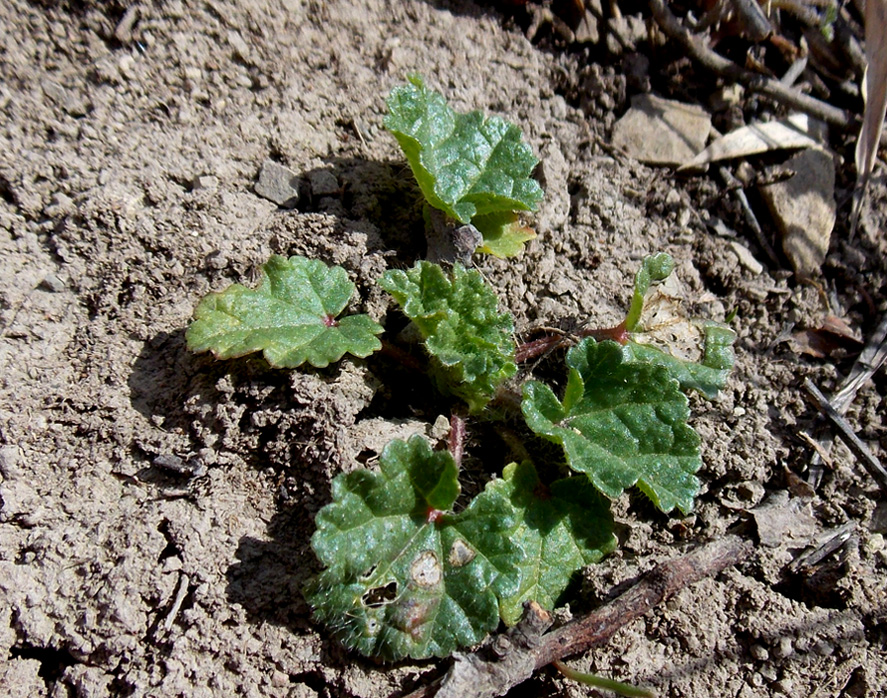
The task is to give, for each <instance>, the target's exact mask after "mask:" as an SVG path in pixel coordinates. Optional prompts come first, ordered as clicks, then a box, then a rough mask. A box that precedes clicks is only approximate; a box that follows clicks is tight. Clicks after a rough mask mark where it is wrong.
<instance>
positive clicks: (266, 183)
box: [255, 160, 299, 208]
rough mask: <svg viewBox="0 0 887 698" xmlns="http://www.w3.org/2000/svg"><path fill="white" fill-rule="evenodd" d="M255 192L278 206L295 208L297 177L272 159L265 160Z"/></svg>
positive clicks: (297, 189)
mask: <svg viewBox="0 0 887 698" xmlns="http://www.w3.org/2000/svg"><path fill="white" fill-rule="evenodd" d="M255 192H256V194H258V195H259V196H261V197H262V198H264V199H268V200H269V201H273V202H274V203H275V204H277V205H278V206H283V207H284V208H295V207H296V205H297V204H298V203H299V178H298V176H296V173H295V172H293V171H292V170H290V169H289V168H287V167H284V166H283V165H279V164H278V163H276V162H274V161H273V160H265V162H264V163H262V170H261V171H260V172H259V181H258V182H256V186H255Z"/></svg>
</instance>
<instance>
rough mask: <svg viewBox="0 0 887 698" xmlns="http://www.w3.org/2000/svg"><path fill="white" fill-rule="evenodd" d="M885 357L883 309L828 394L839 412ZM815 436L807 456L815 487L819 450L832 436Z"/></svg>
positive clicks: (886, 333) (886, 334) (886, 337)
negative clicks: (812, 450) (814, 447)
mask: <svg viewBox="0 0 887 698" xmlns="http://www.w3.org/2000/svg"><path fill="white" fill-rule="evenodd" d="M885 360H887V313H884V315H883V317H882V318H881V321H880V322H879V323H878V326H877V328H875V331H874V333H873V334H872V336H871V337H870V338H869V340H868V342H867V343H866V345H865V349H863V350H862V353H861V354H860V355H859V358H857V359H856V363H854V364H853V368H852V369H850V373H848V374H847V376H846V378H844V380H843V381H841V384H840V385H839V386H838V389H837V390H836V391H835V394H834V395H832V396H831V400H830V402H831V405H832V407H834V408H835V409H836V410H837V411H838V414H841V415H843V414H844V413H845V412H846V411H847V408H848V407H849V406H850V404H851V403H852V402H853V400H854V399H855V398H856V393H857V392H858V391H859V389H860V388H861V387H862V386H863V385H865V384H866V383H867V382H868V381H869V379H870V378H871V377H872V376H873V375H874V374H875V372H876V371H877V370H878V369H880V368H881V366H882V365H883V364H884V362H885ZM817 440H818V443H819V447H818V449H817V452H816V453H814V454H813V457H812V458H811V459H810V475H809V477H808V482H809V483H810V484H811V485H813V487H814V488H816V487H817V486H818V484H819V480H820V479H821V477H822V461H823V460H824V458H823V456H822V454H823V453H824V454H826V456H827V455H828V452H829V450H830V449H831V447H832V442H833V441H834V437H833V435H832V433H831V432H829V433H827V434H825V435H823V436H820V437H818V439H817Z"/></svg>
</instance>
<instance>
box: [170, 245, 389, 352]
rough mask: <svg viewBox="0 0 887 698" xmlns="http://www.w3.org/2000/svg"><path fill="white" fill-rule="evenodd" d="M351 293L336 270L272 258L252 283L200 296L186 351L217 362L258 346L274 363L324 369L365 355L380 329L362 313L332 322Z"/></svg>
mask: <svg viewBox="0 0 887 698" xmlns="http://www.w3.org/2000/svg"><path fill="white" fill-rule="evenodd" d="M353 293H354V284H352V283H351V282H350V281H349V280H348V275H347V273H346V272H345V270H344V269H342V268H341V267H328V266H327V265H326V264H324V263H323V262H321V261H319V260H315V259H307V258H305V257H298V256H296V257H290V258H289V259H287V258H286V257H281V256H280V255H274V256H272V257H271V259H269V260H268V262H267V263H266V264H265V265H264V267H263V274H262V278H261V281H260V283H259V286H258V288H256V289H250V288H246V287H245V286H241V285H240V284H234V285H233V286H230V287H228V288H227V289H225V290H224V291H222V292H221V293H210V294H209V295H207V296H206V297H205V298H203V300H201V301H200V303H199V305H198V306H197V309H196V310H195V311H194V318H195V319H194V322H192V323H191V326H190V327H189V328H188V331H187V333H186V338H187V342H188V348H189V349H191V350H192V351H195V352H202V351H207V350H209V351H212V353H213V354H215V356H216V357H217V358H220V359H230V358H234V357H237V356H244V355H246V354H251V353H252V352H255V351H262V352H264V355H265V359H266V360H267V361H268V363H270V364H271V365H272V366H277V367H280V368H295V367H297V366H300V365H302V364H303V363H305V362H307V363H310V364H311V365H312V366H316V367H318V368H322V367H324V366H327V365H328V364H329V363H330V362H331V361H338V360H339V359H340V358H342V356H343V355H344V354H346V353H350V354H353V355H354V356H359V357H365V356H369V355H370V354H372V353H373V352H374V351H377V350H378V349H379V348H380V347H381V343H380V342H379V340H378V339H377V338H376V335H378V334H381V332H382V327H381V326H380V325H379V324H378V323H376V322H374V321H373V320H371V319H370V317H369V316H367V315H350V316H348V317H344V318H341V319H337V316H338V315H339V313H341V312H342V310H343V309H344V308H345V306H346V305H347V303H348V301H349V300H350V298H351V296H352V295H353Z"/></svg>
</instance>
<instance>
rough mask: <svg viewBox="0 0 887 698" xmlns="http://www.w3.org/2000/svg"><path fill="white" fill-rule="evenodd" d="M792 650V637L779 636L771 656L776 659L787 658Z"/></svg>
mask: <svg viewBox="0 0 887 698" xmlns="http://www.w3.org/2000/svg"><path fill="white" fill-rule="evenodd" d="M794 651H795V648H794V647H793V646H792V639H791V638H790V637H781V638H779V641H778V642H777V643H776V646H775V647H774V648H773V656H774V657H776V658H777V659H787V658H788V657H790V656H791V655H792V653H793V652H794Z"/></svg>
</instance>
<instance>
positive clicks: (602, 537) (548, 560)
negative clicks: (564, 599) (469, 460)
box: [478, 462, 616, 625]
mask: <svg viewBox="0 0 887 698" xmlns="http://www.w3.org/2000/svg"><path fill="white" fill-rule="evenodd" d="M486 498H491V499H494V500H495V499H503V500H505V501H506V502H507V504H508V506H509V507H511V508H513V510H514V514H515V517H516V518H517V520H518V525H517V527H516V528H515V529H514V531H513V532H512V533H511V534H510V538H511V541H512V542H513V543H515V544H517V545H518V546H519V547H520V548H521V550H522V551H523V557H522V560H521V563H520V565H519V566H518V572H519V580H520V581H519V585H518V588H517V590H516V591H515V593H514V594H511V595H509V596H505V597H502V598H500V599H499V612H500V614H501V615H502V620H504V621H505V623H506V624H508V625H514V624H515V623H517V621H519V620H520V618H521V616H522V615H523V604H524V602H525V601H531V600H532V601H536V602H537V603H539V604H540V605H541V606H542V607H544V608H546V609H549V610H550V609H553V608H554V607H555V605H556V604H557V601H558V598H559V597H560V596H561V595H562V594H563V593H564V591H565V590H566V589H567V586H568V585H569V583H570V581H571V579H572V578H573V575H574V574H575V573H576V572H577V571H578V570H580V569H581V568H583V567H584V566H585V565H589V564H592V563H595V562H600V560H601V558H602V557H603V556H604V555H606V554H607V553H610V552H612V551H613V550H614V549H615V547H616V537H615V536H614V535H613V516H612V514H611V513H610V503H609V501H608V500H606V499H604V498H603V497H602V496H601V495H600V494H598V492H597V490H595V489H594V487H592V485H591V483H590V482H589V480H588V478H587V477H586V476H584V475H580V476H576V477H570V478H565V479H562V480H557V481H555V482H554V483H552V484H551V485H550V486H546V485H544V484H542V483H541V482H540V480H539V476H538V475H537V473H536V468H535V467H534V466H533V464H532V463H530V462H524V463H521V464H520V465H518V464H516V463H512V464H511V465H508V466H506V467H505V470H504V471H503V473H502V478H501V479H499V480H493V481H492V482H490V483H489V484H487V487H486V489H485V490H484V492H482V493H481V494H480V495H478V499H486Z"/></svg>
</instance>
